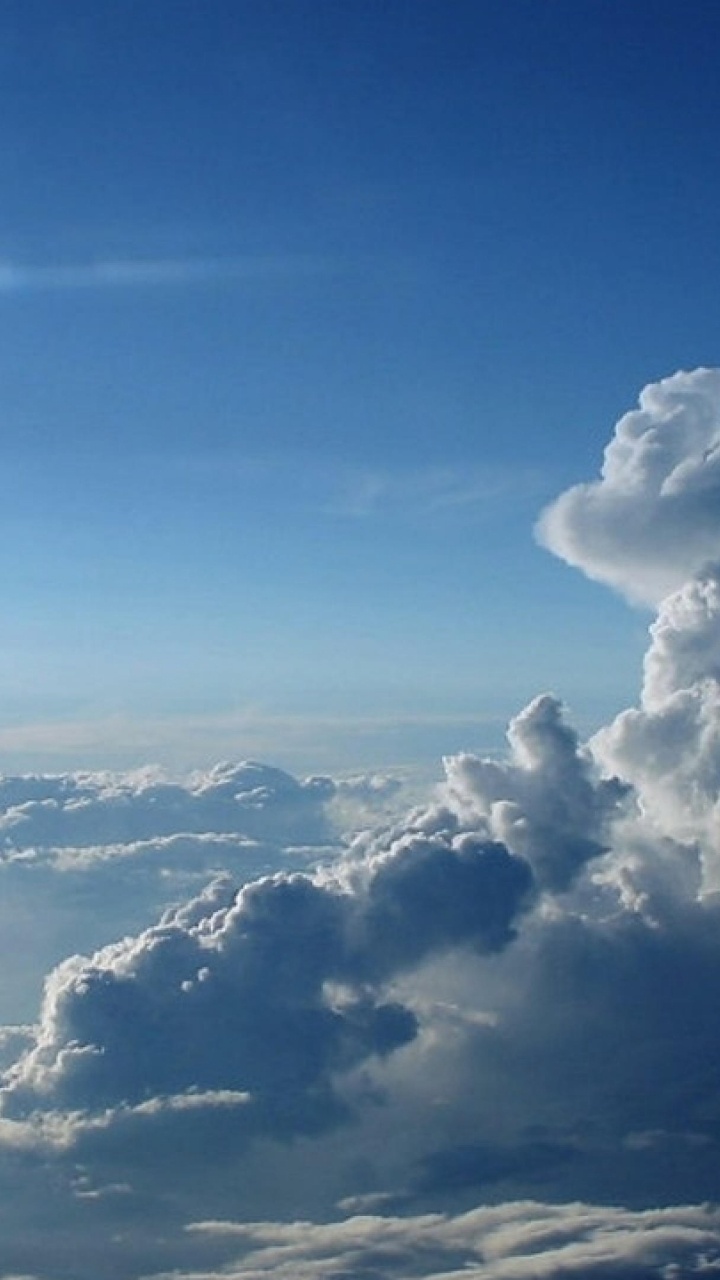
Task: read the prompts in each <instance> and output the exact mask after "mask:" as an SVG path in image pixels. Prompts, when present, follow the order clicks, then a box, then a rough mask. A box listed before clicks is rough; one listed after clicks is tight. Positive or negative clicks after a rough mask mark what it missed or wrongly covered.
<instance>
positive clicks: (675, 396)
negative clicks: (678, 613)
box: [537, 369, 720, 605]
mask: <svg viewBox="0 0 720 1280" xmlns="http://www.w3.org/2000/svg"><path fill="white" fill-rule="evenodd" d="M537 532H538V536H539V538H540V540H541V541H542V542H543V543H544V545H545V546H547V547H549V549H550V550H551V551H554V552H555V554H556V555H559V556H560V557H561V558H562V559H563V560H566V561H567V562H568V564H571V565H575V566H576V567H577V568H579V569H582V570H583V571H584V572H585V573H586V574H587V575H588V576H589V577H591V578H596V579H597V580H598V581H600V582H606V583H608V584H609V585H610V586H613V587H616V588H618V590H620V591H622V592H623V593H624V594H625V595H627V596H628V597H629V598H630V599H631V600H634V601H640V602H643V603H647V604H653V605H655V604H657V603H658V602H659V601H660V600H661V599H662V598H663V596H665V595H667V594H668V593H669V592H671V591H673V590H675V589H676V588H677V587H679V586H680V585H681V584H682V583H683V582H684V581H685V579H687V578H690V577H691V576H693V575H694V574H695V573H697V572H698V571H699V570H701V569H702V568H703V567H704V566H705V565H706V564H707V563H708V562H709V561H712V560H716V559H717V558H718V557H719V556H720V370H718V369H696V370H694V371H693V372H691V373H676V374H675V375H674V376H673V377H670V378H664V379H663V380H662V381H660V382H656V383H651V384H650V385H649V386H647V387H645V389H644V390H643V391H642V392H641V395H640V407H639V408H638V409H636V410H634V411H633V412H631V413H627V414H625V416H624V417H622V418H621V419H620V421H619V422H618V424H617V426H616V428H615V434H614V436H613V438H612V440H611V441H610V443H609V445H608V446H607V448H606V450H605V461H604V464H603V467H602V472H601V478H600V479H599V480H595V481H592V482H591V483H589V484H578V485H575V486H574V487H573V488H572V489H569V490H568V491H567V492H566V493H563V494H562V495H561V496H560V497H559V498H557V499H556V500H555V502H553V503H552V504H551V505H550V506H549V507H548V508H547V509H546V510H545V511H544V512H543V514H542V516H541V518H540V521H539V523H538V529H537Z"/></svg>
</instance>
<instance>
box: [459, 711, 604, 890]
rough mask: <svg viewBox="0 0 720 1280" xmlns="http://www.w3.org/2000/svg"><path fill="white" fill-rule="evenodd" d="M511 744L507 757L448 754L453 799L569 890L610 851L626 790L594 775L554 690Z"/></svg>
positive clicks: (523, 716)
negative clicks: (610, 834)
mask: <svg viewBox="0 0 720 1280" xmlns="http://www.w3.org/2000/svg"><path fill="white" fill-rule="evenodd" d="M508 741H509V744H510V748H511V759H510V761H508V762H499V761H495V760H482V759H479V758H478V757H477V756H472V755H467V754H465V755H459V756H454V757H451V758H449V759H448V760H447V761H446V762H445V768H446V775H447V788H446V790H447V796H448V799H449V801H450V803H451V805H452V806H453V807H454V808H455V809H457V810H458V811H459V814H460V816H461V818H462V819H463V820H464V821H465V822H468V821H469V822H470V823H471V824H473V825H477V822H478V820H480V821H484V822H486V823H487V825H488V829H489V830H490V831H491V832H492V834H493V835H494V836H495V837H496V838H497V839H498V840H501V841H503V842H504V843H505V844H507V846H508V848H510V849H512V850H513V852H515V853H518V854H521V855H522V856H523V857H526V858H527V859H528V860H529V861H530V863H531V864H532V867H533V870H534V871H535V874H536V877H537V880H538V882H539V884H540V885H542V886H547V887H548V888H550V889H552V890H553V891H558V890H562V889H567V888H568V887H569V885H570V884H571V883H572V881H573V879H574V878H575V876H576V875H577V873H578V872H579V871H580V869H581V868H582V867H583V866H584V865H585V863H587V862H588V861H589V860H590V859H591V858H596V857H598V855H599V854H601V853H603V852H604V851H605V848H606V842H607V838H608V831H609V827H610V824H611V821H612V819H613V818H614V817H615V816H617V814H618V811H619V808H620V805H621V803H622V800H623V798H624V796H625V795H626V794H627V791H628V787H627V786H626V785H623V783H622V782H620V781H619V779H617V778H615V777H613V778H600V777H598V776H597V775H596V770H595V769H594V766H593V762H592V759H591V757H590V755H589V754H588V753H587V752H585V751H583V750H581V748H580V745H579V743H578V737H577V734H576V733H575V731H574V730H573V729H572V728H570V726H569V725H567V724H566V723H565V722H564V719H563V711H562V707H561V705H560V703H559V701H558V700H557V698H554V697H552V696H550V695H549V694H544V695H542V696H541V697H539V698H536V699H535V700H534V701H533V702H532V703H530V705H529V706H527V707H526V708H525V710H524V711H522V712H521V713H520V715H518V716H517V717H516V718H515V719H514V720H513V721H512V722H511V724H510V728H509V731H508Z"/></svg>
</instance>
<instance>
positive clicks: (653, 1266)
mask: <svg viewBox="0 0 720 1280" xmlns="http://www.w3.org/2000/svg"><path fill="white" fill-rule="evenodd" d="M538 536H539V538H540V539H541V541H542V542H543V543H544V544H545V545H546V546H547V547H548V548H549V549H550V550H551V551H553V552H555V553H556V554H557V555H559V556H561V557H562V558H564V559H565V560H567V561H568V562H569V563H570V564H573V565H575V566H577V567H579V568H580V569H582V570H583V571H584V572H585V573H587V574H588V575H589V576H591V577H593V578H597V579H599V580H600V581H603V582H606V583H608V584H610V585H611V586H613V587H615V588H617V589H619V590H620V591H622V592H623V593H624V594H625V595H626V596H627V597H628V598H629V599H630V600H632V601H640V602H644V603H645V604H648V603H650V604H652V605H653V607H654V608H656V610H657V616H656V620H655V621H654V623H653V624H652V626H651V628H650V641H649V647H648V650H647V654H646V658H645V666H644V678H643V685H642V689H641V692H640V697H639V701H638V705H637V706H635V707H632V708H629V709H628V710H626V711H624V712H623V713H622V714H620V715H619V716H618V717H617V718H616V719H615V720H614V721H613V722H612V723H611V724H609V725H607V726H605V727H604V728H603V729H602V730H601V731H600V732H599V733H597V734H596V735H595V736H594V737H593V738H592V739H591V740H590V741H588V742H582V741H580V740H579V738H578V735H577V733H576V732H575V731H574V729H573V727H572V725H571V724H570V723H568V719H567V716H566V713H565V711H564V708H563V706H562V703H561V702H560V701H559V699H558V698H557V697H556V696H554V695H550V694H541V695H540V696H539V697H537V698H536V699H534V700H533V701H532V702H531V703H530V705H529V706H527V707H526V708H525V709H523V710H521V711H520V712H519V714H518V715H517V716H516V717H515V719H514V720H513V721H512V723H511V725H510V728H509V731H508V750H507V754H506V757H505V758H504V759H502V760H489V759H481V758H479V757H477V756H474V755H468V754H464V755H460V756H454V757H451V758H448V759H447V760H446V761H445V762H444V770H445V776H444V781H443V782H442V783H441V784H440V785H439V786H438V787H437V788H436V789H435V790H434V791H433V792H432V794H430V795H428V796H427V797H426V798H425V799H424V801H423V802H422V803H420V804H412V805H411V804H410V803H409V802H408V800H407V798H406V796H405V793H404V791H403V788H402V786H401V785H400V784H399V783H398V781H397V779H393V778H382V777H371V778H355V779H349V780H348V779H345V780H341V779H334V778H330V777H322V778H310V779H306V780H297V779H295V778H292V777H290V776H289V775H288V774H287V773H285V772H283V771H282V770H279V769H275V768H271V767H269V766H266V765H261V764H249V763H246V764H240V765H236V764H224V765H219V766H218V767H216V768H215V769H213V770H212V771H210V772H209V773H206V774H197V775H194V776H192V777H190V778H186V779H184V780H183V781H171V780H169V779H167V778H165V777H163V776H162V775H161V774H159V773H157V772H152V771H145V772H141V773H134V774H128V775H122V776H121V775H117V774H98V773H93V774H87V773H83V774H63V775H53V776H50V775H42V776H35V775H33V776H24V777H5V778H2V779H0V889H1V890H2V898H1V901H0V938H4V943H3V944H2V955H3V957H4V968H5V972H4V974H3V975H2V979H1V980H0V999H1V1000H2V1007H3V1008H4V1009H5V1010H6V1015H5V1016H6V1018H7V1025H6V1026H5V1027H4V1028H2V1029H1V1030H0V1053H1V1054H2V1061H3V1065H4V1068H5V1073H4V1077H3V1081H2V1090H1V1092H0V1099H1V1110H0V1185H1V1186H2V1190H3V1195H2V1199H0V1240H2V1245H0V1277H1V1278H2V1280H19V1278H20V1277H22V1278H23V1280H98V1278H99V1280H139V1278H141V1277H142V1280H149V1278H150V1277H152V1278H153V1280H160V1278H161V1277H162V1278H163V1280H171V1278H172V1280H221V1277H222V1278H224V1280H232V1278H233V1277H237V1278H238V1280H239V1278H240V1277H242V1280H256V1278H259V1277H267V1276H271V1275H272V1276H274V1277H288V1278H289V1277H293V1280H311V1278H312V1280H316V1278H318V1280H322V1278H323V1277H326V1278H327V1280H330V1278H332V1280H340V1278H341V1277H342V1280H394V1278H396V1277H397V1278H398V1280H399V1278H400V1277H403V1278H406V1280H414V1278H416V1277H417V1278H418V1280H419V1278H421V1277H422V1278H425V1280H459V1278H460V1277H463V1278H464V1280H474V1278H475V1280H481V1278H482V1280H521V1278H530V1277H540V1278H544V1277H547V1278H548V1280H550V1278H552V1280H555V1278H556V1277H563V1278H565V1280H567V1278H576V1280H580V1278H581V1277H616V1278H617V1277H621V1278H622V1280H646V1278H648V1277H658V1278H660V1280H675V1278H678V1277H684V1276H693V1275H702V1276H706V1275H708V1276H709V1275H720V1209H718V1208H717V1207H716V1205H715V1204H714V1203H713V1201H714V1200H715V1199H716V1198H717V1194H718V1187H719V1186H720V821H719V819H720V371H717V370H708V369H700V370H696V371H695V372H692V373H678V374H676V375H674V376H673V377H670V378H667V379H665V380H664V381H662V382H660V383H657V384H655V385H653V386H650V387H647V388H645V390H644V391H643V392H642V395H641V397H640V406H639V408H638V409H637V410H635V411H633V412H631V413H628V414H627V415H626V416H625V417H624V418H622V420H621V421H620V422H619V423H618V425H617V427H616V429H615V433H614V435H613V438H612V440H611V441H610V443H609V445H608V447H607V449H606V451H605V460H604V464H603V468H602V473H601V477H600V478H599V479H598V480H596V481H593V482H591V483H588V484H584V485H578V486H576V487H575V488H573V489H571V490H569V491H568V492H567V493H564V494H562V495H561V496H560V497H559V498H558V499H557V501H555V502H554V503H553V504H552V505H551V506H550V507H549V508H548V509H547V510H546V511H545V512H544V513H543V514H542V515H541V518H540V521H539V524H538ZM348 815H353V818H354V825H355V829H354V831H351V832H349V833H348V831H347V822H348Z"/></svg>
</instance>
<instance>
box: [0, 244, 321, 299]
mask: <svg viewBox="0 0 720 1280" xmlns="http://www.w3.org/2000/svg"><path fill="white" fill-rule="evenodd" d="M331 269H332V266H331V263H330V262H329V261H328V260H327V259H322V258H320V257H313V256H312V255H303V254H297V255H293V254H286V255H283V254H264V255H250V254H248V255H236V256H228V257H176V258H162V257H155V258H144V257H137V258H97V259H90V260H86V261H83V262H40V263H39V262H32V263H28V262H16V261H11V260H7V259H6V260H4V261H2V260H0V296H3V295H12V294H22V293H46V292H63V291H65V290H67V291H74V290H84V289H88V290H89V289H127V288H132V287H143V288H148V287H154V288H158V287H164V286H176V287H178V286H189V285H193V284H212V283H219V284H222V283H232V282H236V283H242V282H248V283H252V282H254V281H263V280H267V281H272V280H283V279H288V278H293V277H298V276H311V275H316V274H318V273H322V274H324V273H325V272H327V271H328V270H331Z"/></svg>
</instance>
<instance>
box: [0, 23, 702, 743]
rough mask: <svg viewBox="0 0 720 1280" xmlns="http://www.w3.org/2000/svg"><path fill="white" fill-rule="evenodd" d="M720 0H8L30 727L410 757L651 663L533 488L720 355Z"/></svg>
mask: <svg viewBox="0 0 720 1280" xmlns="http://www.w3.org/2000/svg"><path fill="white" fill-rule="evenodd" d="M719 28H720V13H718V10H717V7H716V6H715V5H714V4H713V3H710V2H708V3H694V4H693V5H691V6H690V8H689V9H687V8H686V7H685V6H680V5H678V4H677V3H672V4H671V3H664V2H663V0H653V3H646V2H645V0H638V2H636V3H633V4H632V5H627V6H623V5H621V4H619V3H609V2H608V0H603V2H602V3H598V2H596V0H585V2H584V3H583V4H581V5H580V4H577V3H575V2H573V0H553V3H544V2H543V0H515V2H514V3H512V4H500V3H478V2H477V0H475V2H473V3H465V2H463V0H455V2H453V3H451V4H448V3H446V0H442V2H440V0H407V2H404V0H393V3H390V4H388V3H386V2H382V3H381V2H380V0H359V2H358V3H350V4H342V3H334V2H331V0H279V2H278V0H263V3H245V2H243V0H233V2H232V3H225V2H224V0H212V3H210V4H201V3H199V0H197V2H196V0H189V2H185V0H183V2H181V0H174V2H173V3H170V2H166V0H155V2H154V3H153V4H151V5H143V4H135V3H131V2H130V0H117V2H115V3H112V4H108V5H102V6H99V5H97V4H95V3H92V2H90V0H87V3H85V2H81V0H68V3H65V4H63V5H58V4H56V3H55V2H54V0H49V2H48V3H40V2H38V0H23V2H22V3H19V2H18V3H15V0H6V2H5V3H4V4H3V6H2V12H1V13H0V72H1V74H0V121H1V123H0V146H1V151H2V157H3V171H4V183H3V201H2V208H1V209H0V328H1V331H2V341H1V342H0V387H1V388H2V417H1V418H0V423H1V424H2V427H1V430H2V452H3V473H4V478H5V483H4V486H3V503H2V508H1V509H0V582H1V583H2V586H3V595H4V606H5V607H4V610H3V615H4V622H3V631H2V635H1V636H0V723H2V724H3V726H4V728H5V730H6V731H5V732H2V733H0V763H2V764H3V766H4V767H18V766H22V767H34V766H35V765H38V766H43V767H44V766H47V765H48V764H51V763H52V762H53V760H54V761H56V762H57V763H58V764H62V765H63V766H73V765H102V764H118V763H119V764H131V763H137V762H139V761H140V760H144V759H146V758H147V757H148V755H149V756H150V758H153V759H159V760H162V761H164V762H166V763H168V764H171V765H172V764H174V763H181V764H191V763H207V762H210V761H211V760H213V759H215V758H218V757H219V756H227V755H231V756H237V755H247V754H254V755H257V754H258V753H262V754H264V755H265V756H266V757H269V758H272V759H274V760H278V761H279V762H280V763H285V764H288V765H292V766H298V765H302V766H303V767H307V768H313V767H326V766H327V761H328V758H329V756H330V754H333V756H334V758H335V759H338V760H342V761H343V763H345V764H347V765H348V766H352V765H353V764H356V763H357V764H366V763H368V761H369V759H370V757H371V756H373V753H374V758H376V759H377V760H378V762H380V763H385V764H388V763H391V762H393V761H394V762H398V763H405V762H412V761H415V760H418V761H419V760H426V759H428V758H430V757H433V758H434V757H435V756H436V755H437V753H438V750H442V749H449V750H451V749H454V748H457V747H459V746H462V745H469V746H475V745H485V744H488V743H490V742H496V741H498V740H499V737H500V735H501V728H502V724H503V722H504V720H505V718H506V716H507V714H508V713H512V712H513V711H514V710H516V709H517V708H518V707H519V706H520V705H521V704H522V702H523V701H524V700H526V698H527V697H529V696H531V695H532V694H533V693H534V692H535V691H536V690H537V689H538V688H545V687H547V688H553V689H555V690H556V691H557V692H558V693H560V694H561V695H563V696H565V697H567V698H568V699H569V701H570V702H571V703H572V705H573V708H574V710H575V713H576V715H577V716H578V718H579V720H580V721H581V722H582V723H584V724H587V725H590V724H592V723H596V722H598V720H599V719H600V718H601V717H602V716H603V715H606V714H607V713H608V711H611V710H613V709H616V708H617V707H619V706H621V705H624V704H625V703H626V702H627V701H628V699H629V698H630V697H631V696H632V690H633V689H634V688H635V687H636V684H637V678H638V670H639V664H640V657H641V653H642V650H643V648H644V646H645V627H646V625H647V616H646V615H644V614H642V613H635V612H632V611H631V610H629V609H628V608H627V605H626V604H625V603H623V602H622V601H620V600H618V599H615V598H614V597H613V596H612V595H611V594H610V593H609V592H607V591H606V590H605V589H604V588H602V587H598V586H596V585H594V584H591V583H588V582H587V581H585V580H584V579H583V578H582V577H581V576H580V575H579V574H575V573H572V572H571V571H569V570H568V569H567V568H565V567H564V566H563V565H561V564H560V563H559V562H557V561H555V560H554V559H553V558H552V557H550V556H549V555H548V554H547V552H546V551H544V550H542V549H541V548H539V547H538V546H537V545H536V544H535V542H534V540H533V534H532V529H533V525H534V522H535V519H536V517H537V514H538V512H539V511H540V509H541V508H542V507H543V506H544V505H545V504H546V503H547V502H548V501H549V500H551V499H552V498H553V497H554V496H555V495H556V494H557V493H559V492H560V491H561V490H563V489H565V488H566V487H567V486H568V485H569V484H570V483H572V482H574V481H576V480H579V479H585V478H588V477H590V476H592V475H593V474H595V472H596V471H597V468H598V465H599V462H600V456H601V451H602V447H603V446H604V444H605V442H606V440H607V439H608V438H609V436H610V434H611V432H612V427H613V424H614V422H615V421H616V420H617V418H618V417H619V416H620V414H621V413H623V412H624V411H626V410H628V409H630V408H632V406H633V405H634V404H635V402H636V399H637V395H638V392H639V390H640V389H641V387H642V386H643V385H645V384H646V383H648V382H650V381H653V380H655V379H657V378H658V377H661V376H663V375H666V374H669V373H672V372H674V371H675V370H676V369H679V368H691V367H694V366H696V365H698V364H703V363H710V364H711V363H713V360H714V358H715V343H714V340H713V338H714V334H715V333H716V332H717V324H718V318H719V317H718V311H719V310H720V302H719V301H718V295H717V291H716V290H715V289H714V288H712V287H710V286H709V282H710V281H712V279H713V274H714V271H715V270H716V268H717V262H718V253H719V250H718V243H717V232H716V219H715V216H714V210H715V206H716V202H717V201H716V196H717V164H716V154H715V153H716V138H717V122H718V112H719V110H720V86H719V85H718V82H717V75H716V61H715V50H716V47H717V45H716V41H717V36H718V29H719ZM198 757H200V758H198Z"/></svg>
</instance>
